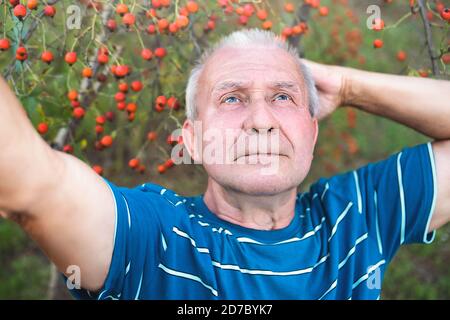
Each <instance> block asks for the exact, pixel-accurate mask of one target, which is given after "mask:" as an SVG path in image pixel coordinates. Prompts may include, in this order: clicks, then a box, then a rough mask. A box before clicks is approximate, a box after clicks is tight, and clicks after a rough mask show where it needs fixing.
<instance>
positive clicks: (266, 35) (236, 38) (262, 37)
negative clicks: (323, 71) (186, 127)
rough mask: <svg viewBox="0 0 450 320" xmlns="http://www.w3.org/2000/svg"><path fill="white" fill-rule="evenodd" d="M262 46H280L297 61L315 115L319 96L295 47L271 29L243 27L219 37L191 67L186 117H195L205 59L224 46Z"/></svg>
mask: <svg viewBox="0 0 450 320" xmlns="http://www.w3.org/2000/svg"><path fill="white" fill-rule="evenodd" d="M255 45H257V46H264V47H266V48H280V49H283V50H285V51H286V52H287V53H288V54H290V55H291V56H292V58H294V60H295V61H296V62H297V64H298V66H299V69H300V73H301V74H302V76H303V79H304V81H305V85H306V90H307V92H308V97H309V112H310V114H311V116H312V117H315V116H316V115H317V113H318V109H319V98H318V94H317V89H316V87H315V84H314V80H313V77H312V75H311V72H310V71H309V68H308V67H307V66H306V65H305V64H304V63H303V62H302V61H301V59H300V55H299V53H298V50H297V48H295V47H293V46H291V45H290V44H289V43H288V42H287V41H284V40H283V39H282V38H280V37H279V36H277V35H276V34H275V33H273V32H271V31H265V30H262V29H256V28H254V29H244V30H240V31H235V32H233V33H231V34H229V35H228V36H226V37H223V38H222V39H220V40H219V41H218V42H217V43H216V44H215V45H213V46H212V47H210V48H208V49H207V50H206V51H205V52H204V53H203V54H202V55H201V57H200V59H198V61H197V62H196V65H195V66H194V68H193V69H192V71H191V73H190V76H189V80H188V83H187V86H186V117H187V118H188V119H191V120H194V119H195V118H196V117H197V102H196V97H197V91H198V83H199V79H200V76H201V74H202V71H203V69H204V67H205V64H206V61H207V60H208V58H209V57H210V56H212V55H213V53H215V52H216V51H218V50H219V49H221V48H224V47H238V48H243V47H251V46H255Z"/></svg>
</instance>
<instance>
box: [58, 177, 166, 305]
mask: <svg viewBox="0 0 450 320" xmlns="http://www.w3.org/2000/svg"><path fill="white" fill-rule="evenodd" d="M104 180H105V181H106V183H107V184H108V186H109V187H110V190H111V192H112V194H113V195H114V201H115V231H114V249H113V254H112V259H111V264H110V268H109V271H108V274H107V277H106V280H105V282H104V284H103V287H102V288H101V289H100V290H98V291H97V292H95V293H93V292H89V291H88V290H84V289H83V288H81V289H72V290H70V293H71V294H72V295H73V296H74V297H75V298H78V299H98V300H103V299H112V300H115V299H121V297H124V296H126V297H128V298H130V297H134V296H136V298H138V295H139V289H140V287H141V285H142V277H143V270H144V267H145V270H149V268H150V270H151V266H152V265H154V260H155V259H156V256H157V255H158V245H157V242H158V240H157V239H158V237H159V234H160V231H159V230H160V221H159V218H158V216H157V215H156V213H155V211H156V210H155V207H157V206H158V199H157V196H156V195H155V193H149V192H142V191H141V190H139V188H134V189H129V188H125V187H118V186H116V185H114V184H113V183H112V182H110V181H108V180H106V179H104ZM149 266H150V267H149ZM82 276H83V275H82V270H81V277H82ZM64 278H65V277H64Z"/></svg>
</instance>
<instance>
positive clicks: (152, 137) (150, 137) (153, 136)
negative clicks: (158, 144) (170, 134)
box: [147, 131, 157, 141]
mask: <svg viewBox="0 0 450 320" xmlns="http://www.w3.org/2000/svg"><path fill="white" fill-rule="evenodd" d="M156 137H157V134H156V132H155V131H150V132H149V133H148V134H147V139H148V140H149V141H155V140H156Z"/></svg>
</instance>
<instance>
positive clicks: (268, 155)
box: [235, 152, 286, 161]
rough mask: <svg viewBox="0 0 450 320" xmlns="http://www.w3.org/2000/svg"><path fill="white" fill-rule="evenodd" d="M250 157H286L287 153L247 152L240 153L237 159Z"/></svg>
mask: <svg viewBox="0 0 450 320" xmlns="http://www.w3.org/2000/svg"><path fill="white" fill-rule="evenodd" d="M250 157H254V158H256V157H258V158H269V157H286V155H284V154H280V153H267V152H261V153H260V152H257V153H246V154H244V155H240V156H238V157H237V158H236V159H235V161H236V160H238V159H240V158H250Z"/></svg>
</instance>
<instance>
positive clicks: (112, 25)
mask: <svg viewBox="0 0 450 320" xmlns="http://www.w3.org/2000/svg"><path fill="white" fill-rule="evenodd" d="M106 27H107V28H108V30H109V31H111V32H114V31H115V30H116V29H117V22H116V20H113V19H109V20H108V21H107V22H106Z"/></svg>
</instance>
